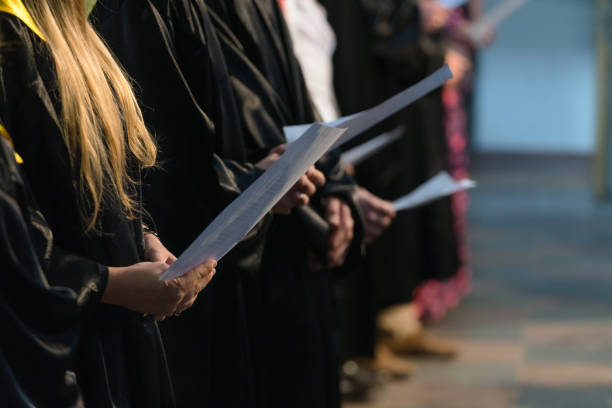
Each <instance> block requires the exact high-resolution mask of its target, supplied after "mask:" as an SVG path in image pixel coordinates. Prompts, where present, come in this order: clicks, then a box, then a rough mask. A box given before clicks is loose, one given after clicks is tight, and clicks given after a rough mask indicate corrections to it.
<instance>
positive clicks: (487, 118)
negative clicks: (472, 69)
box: [474, 0, 597, 154]
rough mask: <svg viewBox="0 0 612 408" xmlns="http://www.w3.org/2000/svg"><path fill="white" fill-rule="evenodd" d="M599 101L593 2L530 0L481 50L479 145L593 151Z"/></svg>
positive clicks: (478, 147) (508, 149) (518, 149)
mask: <svg viewBox="0 0 612 408" xmlns="http://www.w3.org/2000/svg"><path fill="white" fill-rule="evenodd" d="M498 1H500V0H488V1H487V2H486V7H487V8H490V7H491V6H492V5H494V4H496V3H497V2H498ZM596 99H597V96H596V54H595V1H593V0H531V1H530V2H529V3H528V4H527V5H525V6H524V7H523V8H522V9H520V10H519V11H518V12H517V13H516V14H515V15H513V16H512V17H510V18H509V19H508V20H506V21H505V22H504V23H503V24H502V26H501V27H500V28H499V30H498V33H497V40H496V42H495V44H494V45H493V46H492V47H491V48H489V49H487V50H485V51H483V52H481V54H480V55H479V59H478V75H477V80H476V94H475V106H474V108H475V111H474V113H475V116H474V119H475V123H474V145H475V149H476V150H477V151H484V152H522V153H562V154H566V153H569V154H590V153H592V152H593V150H594V148H595V139H596V136H595V135H596V102H597V101H596Z"/></svg>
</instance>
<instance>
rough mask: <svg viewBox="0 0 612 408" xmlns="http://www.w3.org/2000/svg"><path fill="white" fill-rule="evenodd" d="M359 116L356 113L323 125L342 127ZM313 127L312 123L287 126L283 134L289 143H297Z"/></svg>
mask: <svg viewBox="0 0 612 408" xmlns="http://www.w3.org/2000/svg"><path fill="white" fill-rule="evenodd" d="M357 115H359V114H358V113H354V114H352V115H348V116H344V117H341V118H340V119H336V120H332V121H331V122H326V123H323V124H324V125H325V126H329V127H341V126H340V125H342V124H343V123H344V122H347V121H349V120H351V119H353V118H354V117H355V116H357ZM310 126H312V123H308V124H306V125H294V126H285V127H283V133H285V139H287V143H292V142H295V141H296V140H298V139H299V138H300V136H302V135H303V134H304V133H305V132H306V131H307V130H308V128H309V127H310Z"/></svg>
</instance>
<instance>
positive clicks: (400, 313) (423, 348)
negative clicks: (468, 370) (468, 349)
mask: <svg viewBox="0 0 612 408" xmlns="http://www.w3.org/2000/svg"><path fill="white" fill-rule="evenodd" d="M376 324H377V326H378V330H379V345H384V346H386V347H388V348H389V350H390V351H392V352H393V353H395V354H400V355H406V354H407V355H422V356H423V355H424V356H431V357H438V358H453V357H455V356H456V355H457V351H458V350H457V347H456V346H455V345H453V344H451V343H449V342H446V341H442V340H438V339H436V338H434V337H432V336H431V335H429V334H427V333H426V332H425V331H424V329H423V325H422V324H421V322H420V320H419V313H418V309H417V308H416V306H415V305H414V304H413V303H405V304H401V305H396V306H392V307H389V308H386V309H384V310H383V311H381V313H380V314H379V316H378V318H377V320H376Z"/></svg>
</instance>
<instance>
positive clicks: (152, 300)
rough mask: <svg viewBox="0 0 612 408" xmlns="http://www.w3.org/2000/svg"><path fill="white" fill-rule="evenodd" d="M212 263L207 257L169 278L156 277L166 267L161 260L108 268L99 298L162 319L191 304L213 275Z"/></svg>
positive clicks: (213, 264)
mask: <svg viewBox="0 0 612 408" xmlns="http://www.w3.org/2000/svg"><path fill="white" fill-rule="evenodd" d="M216 266H217V262H216V261H214V260H212V259H211V260H208V261H206V262H205V263H203V264H202V265H200V266H198V267H196V268H194V269H192V270H190V271H189V272H187V273H186V274H185V275H183V276H181V277H180V278H176V279H172V280H170V281H163V280H160V279H159V277H160V276H161V275H162V274H163V273H164V272H165V271H166V270H167V269H168V268H169V266H168V265H167V264H165V263H162V262H141V263H138V264H135V265H131V266H127V267H121V268H109V277H108V283H107V285H106V289H105V291H104V295H103V296H102V301H103V302H104V303H108V304H113V305H117V306H122V307H125V308H127V309H130V310H133V311H135V312H139V313H144V314H150V315H153V316H155V319H157V320H163V319H165V318H166V317H168V316H172V315H178V314H180V313H181V312H183V311H184V310H186V309H188V308H189V307H191V305H193V303H194V302H195V300H196V298H197V296H198V294H199V293H200V291H201V290H202V289H204V288H205V287H206V285H208V283H210V281H211V279H212V278H213V276H214V275H215V272H216V270H215V267H216Z"/></svg>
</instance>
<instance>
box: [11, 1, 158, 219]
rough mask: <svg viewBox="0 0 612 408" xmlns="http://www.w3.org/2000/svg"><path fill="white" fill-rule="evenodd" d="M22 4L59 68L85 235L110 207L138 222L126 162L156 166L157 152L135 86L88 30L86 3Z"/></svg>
mask: <svg viewBox="0 0 612 408" xmlns="http://www.w3.org/2000/svg"><path fill="white" fill-rule="evenodd" d="M22 1H23V4H24V5H25V6H26V8H27V9H28V11H29V12H30V14H31V16H32V19H33V20H34V22H35V24H36V26H37V27H38V29H39V30H40V32H41V34H42V36H43V37H44V39H45V42H46V44H47V46H48V48H49V51H50V53H51V56H52V59H53V61H54V63H55V68H56V71H57V84H58V90H59V96H60V98H61V105H62V113H61V126H62V131H63V137H64V140H65V143H66V145H67V147H68V151H69V152H70V155H71V159H72V163H73V164H75V163H78V165H79V188H80V194H81V197H82V198H83V200H84V203H85V204H86V205H85V207H87V208H84V209H83V210H84V213H83V215H84V219H85V224H86V230H87V231H90V230H92V229H95V228H96V225H97V221H98V216H99V213H100V210H101V208H102V207H103V206H104V205H107V203H119V205H120V206H121V207H122V210H123V212H124V213H125V214H126V216H127V217H130V218H132V217H134V215H135V214H134V212H135V209H136V203H135V201H134V197H133V196H132V193H131V191H133V189H132V188H131V187H132V186H133V185H134V184H135V183H136V182H135V180H133V179H132V178H131V177H130V176H129V172H128V162H130V161H132V160H135V162H136V163H138V164H139V165H140V167H141V168H145V167H151V166H153V165H155V160H156V154H157V148H156V145H155V143H154V141H153V139H152V137H151V135H150V134H149V132H148V131H147V129H146V127H145V124H144V121H143V118H142V113H141V111H140V108H139V107H138V103H137V101H136V97H135V96H134V93H133V90H132V86H131V83H130V81H129V80H128V78H127V76H126V74H125V73H124V72H123V70H122V69H121V67H120V66H119V65H118V63H117V62H116V61H115V59H114V58H113V56H112V54H111V52H110V51H109V50H108V48H107V47H106V45H105V44H104V42H103V41H102V40H101V39H100V37H99V36H98V34H97V33H96V32H95V30H94V29H93V27H92V26H91V24H90V23H89V21H88V19H87V12H86V1H85V0H22ZM113 205H116V204H113Z"/></svg>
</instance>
